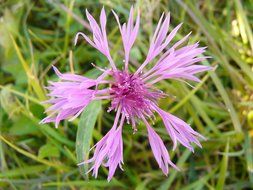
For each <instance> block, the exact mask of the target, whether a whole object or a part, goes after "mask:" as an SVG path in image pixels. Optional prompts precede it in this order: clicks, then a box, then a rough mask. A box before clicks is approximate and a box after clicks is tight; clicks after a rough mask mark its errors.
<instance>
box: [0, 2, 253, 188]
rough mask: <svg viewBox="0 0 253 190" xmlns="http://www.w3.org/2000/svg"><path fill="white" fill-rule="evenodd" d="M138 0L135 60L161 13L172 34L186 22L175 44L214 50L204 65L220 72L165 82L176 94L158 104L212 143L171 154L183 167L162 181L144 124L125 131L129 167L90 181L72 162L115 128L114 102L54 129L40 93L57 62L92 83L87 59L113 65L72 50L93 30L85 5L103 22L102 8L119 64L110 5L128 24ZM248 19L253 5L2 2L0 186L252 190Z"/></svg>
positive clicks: (82, 47) (252, 75) (252, 38)
mask: <svg viewBox="0 0 253 190" xmlns="http://www.w3.org/2000/svg"><path fill="white" fill-rule="evenodd" d="M133 3H136V5H137V6H138V7H139V8H140V10H141V13H142V16H141V17H142V18H141V19H142V20H141V28H142V30H141V32H140V33H139V36H138V40H137V41H136V43H135V46H134V49H133V52H132V59H133V60H134V63H135V64H137V65H138V64H139V63H140V62H141V61H143V59H144V58H145V53H146V52H147V48H148V44H149V35H151V34H152V31H153V30H154V27H155V25H156V24H155V23H157V20H158V18H159V16H160V15H161V14H162V12H164V11H165V12H171V16H172V24H171V25H172V27H171V28H173V27H175V26H176V25H177V24H179V23H180V22H183V23H184V25H183V27H182V29H181V30H180V32H179V33H178V34H177V36H176V39H175V40H178V39H180V38H181V37H182V36H184V35H186V34H188V32H190V31H192V35H191V38H190V43H193V42H196V41H200V43H201V45H202V46H207V47H208V48H207V52H206V55H209V56H211V57H212V59H209V60H208V61H206V62H204V63H203V64H207V65H212V66H215V67H216V70H215V71H210V72H209V73H207V74H202V75H201V76H200V78H201V82H200V83H199V84H194V86H196V88H194V89H193V88H190V87H188V86H187V85H185V84H182V83H180V82H175V81H173V82H172V81H165V82H163V83H161V84H160V86H159V88H161V89H163V90H164V91H165V92H167V93H169V94H171V95H173V97H170V98H167V99H165V100H162V101H161V102H160V105H161V107H162V108H164V109H167V110H169V111H170V112H171V113H173V114H175V115H177V116H178V117H180V118H182V119H184V120H185V121H187V122H188V123H191V126H192V127H193V128H194V129H196V130H197V131H199V132H200V133H202V134H203V135H205V136H206V137H207V139H208V140H207V141H205V142H202V145H203V149H198V148H197V149H196V151H195V153H194V154H192V153H190V152H189V151H188V150H186V149H185V148H184V147H182V146H180V147H179V148H177V150H176V151H175V152H172V151H170V155H171V157H172V159H173V161H174V162H175V163H177V165H178V166H179V167H180V168H181V169H182V171H181V172H176V171H175V170H173V169H171V171H170V173H169V175H168V176H167V177H166V176H164V175H163V174H162V172H161V171H160V169H159V168H158V165H157V164H156V162H155V159H154V157H153V155H152V152H151V150H150V148H149V146H148V142H147V138H146V130H145V128H144V127H143V126H139V131H138V133H137V134H135V135H133V134H132V130H131V127H130V126H128V125H126V126H125V128H124V133H123V138H124V163H125V165H124V170H125V171H124V172H121V171H117V172H116V175H115V178H114V179H113V180H112V181H111V182H110V183H108V182H107V181H106V175H107V170H106V169H105V168H101V169H100V173H99V177H98V178H97V179H94V178H93V177H90V176H89V181H88V180H84V179H83V177H84V178H86V179H87V178H88V177H87V176H85V175H84V173H83V171H84V170H85V168H81V171H82V172H81V173H82V174H80V171H79V168H78V167H77V165H76V164H77V163H78V161H79V160H82V159H83V156H84V155H85V154H86V152H87V150H88V149H89V144H90V143H91V144H93V143H94V142H96V141H97V140H99V139H100V138H101V137H102V135H103V134H105V133H106V131H108V130H109V128H110V127H111V125H112V121H113V114H108V113H107V112H106V111H105V110H106V106H107V105H108V102H104V103H103V105H102V109H101V106H100V104H99V103H97V104H95V105H92V106H93V107H92V106H90V107H89V109H90V110H92V112H90V111H86V112H85V113H84V114H83V115H82V117H81V119H80V118H79V119H76V120H75V121H74V122H64V123H61V125H60V126H59V128H58V129H55V128H54V126H53V124H49V125H39V124H38V122H39V121H40V120H41V119H42V118H43V117H44V116H45V115H44V113H43V112H44V106H43V105H41V103H40V102H41V101H42V100H44V99H45V93H46V92H45V89H44V88H43V87H44V86H46V85H47V81H48V80H55V79H56V76H55V74H54V73H53V72H52V69H51V66H52V65H56V66H57V67H58V68H59V69H60V70H61V71H62V72H65V71H75V72H76V73H79V74H83V75H86V76H90V77H95V76H96V75H97V74H98V72H97V71H96V70H95V69H94V68H93V67H92V66H91V65H90V63H91V62H94V63H96V64H97V65H99V66H101V67H104V66H107V65H108V63H107V62H106V59H105V58H104V57H103V56H102V55H101V54H99V53H98V52H97V51H96V50H94V49H92V48H91V47H90V46H89V45H87V44H86V43H84V42H82V43H79V44H78V46H77V47H74V46H73V39H74V36H75V34H76V33H77V32H78V31H83V30H84V31H85V32H86V33H87V32H88V30H87V28H85V27H84V26H83V25H86V24H87V23H86V21H85V17H84V12H85V8H87V9H89V10H90V11H91V12H92V13H93V14H94V15H95V16H96V18H98V16H99V11H100V9H101V7H102V5H104V6H105V8H106V10H107V14H108V16H109V18H108V20H109V22H108V26H107V31H108V35H109V39H110V41H111V44H112V48H111V49H112V51H111V53H112V55H113V57H114V59H115V60H117V61H118V62H121V59H122V57H121V56H120V55H119V54H118V49H122V48H121V40H120V35H119V31H118V29H117V24H116V22H115V20H114V19H113V17H112V13H109V11H110V10H111V9H114V10H115V11H116V12H117V13H119V14H120V16H121V18H122V20H124V18H126V17H127V15H128V11H129V9H130V5H131V4H133ZM67 12H68V13H67ZM252 13H253V2H252V0H241V1H240V0H231V1H230V0H223V1H221V0H199V1H197V0H186V1H183V0H171V1H167V0H161V1H158V0H157V1H155V0H153V1H146V0H139V1H136V2H135V1H119V0H110V1H102V0H101V1H99V2H98V1H93V0H87V1H84V0H65V1H53V0H51V1H50V0H47V1H44V0H37V1H32V0H22V1H19V0H7V1H6V0H0V17H1V18H0V44H1V46H0V54H1V59H0V64H1V69H0V100H1V107H0V109H1V112H0V171H1V173H0V189H104V188H106V189H138V190H141V189H161V190H162V189H180V190H186V189H187V190H190V189H194V190H196V189H210V190H213V189H218V190H219V189H227V190H231V189H232V190H233V189H234V190H238V189H251V188H252V187H253V146H252V145H253V144H252V141H253V140H252V138H253V71H252V69H253V58H252V55H253V33H252V25H253V14H252ZM132 68H134V66H132ZM96 112H97V113H98V114H96ZM90 113H91V114H90ZM87 119H88V120H87ZM96 119H97V122H96V124H95V120H96ZM93 123H94V124H95V127H94V130H92V127H93ZM78 125H79V127H78ZM155 128H156V130H157V131H158V132H159V134H161V136H162V138H163V139H164V140H165V142H166V145H167V147H168V149H169V150H171V148H172V146H171V141H170V139H169V137H168V135H167V134H166V131H165V129H164V127H163V125H162V122H161V120H159V119H157V120H156V124H155ZM83 131H84V132H83ZM87 131H90V132H89V133H88V132H87ZM91 134H92V136H91ZM89 139H91V141H89ZM76 140H77V143H75V142H76Z"/></svg>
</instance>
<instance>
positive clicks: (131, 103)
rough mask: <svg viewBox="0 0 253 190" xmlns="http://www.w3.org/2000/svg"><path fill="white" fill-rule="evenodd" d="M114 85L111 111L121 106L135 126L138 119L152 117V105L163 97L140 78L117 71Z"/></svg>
mask: <svg viewBox="0 0 253 190" xmlns="http://www.w3.org/2000/svg"><path fill="white" fill-rule="evenodd" d="M113 77H114V83H113V84H112V86H111V88H110V94H111V95H112V96H113V99H112V103H111V109H117V108H118V107H119V106H120V107H121V109H122V113H124V114H125V116H126V118H127V119H128V122H129V121H130V120H131V122H132V124H135V122H134V120H135V119H136V118H141V117H143V116H145V117H147V116H149V117H150V116H152V115H153V111H152V104H154V103H156V100H157V99H158V98H159V97H161V96H162V93H161V92H158V91H154V90H151V89H150V88H149V87H148V86H147V85H145V83H144V82H143V81H142V80H141V78H140V77H139V76H135V75H133V74H129V73H126V72H124V71H117V72H114V73H113Z"/></svg>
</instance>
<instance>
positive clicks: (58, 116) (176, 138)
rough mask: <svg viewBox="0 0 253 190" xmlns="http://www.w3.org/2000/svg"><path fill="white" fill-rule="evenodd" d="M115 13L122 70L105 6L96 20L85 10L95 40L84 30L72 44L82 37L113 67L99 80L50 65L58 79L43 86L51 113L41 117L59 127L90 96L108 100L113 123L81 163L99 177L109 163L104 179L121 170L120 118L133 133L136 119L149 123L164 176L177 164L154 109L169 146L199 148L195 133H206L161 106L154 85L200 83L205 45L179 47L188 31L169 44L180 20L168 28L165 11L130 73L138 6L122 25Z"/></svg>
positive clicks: (122, 123) (89, 100)
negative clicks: (157, 127)
mask: <svg viewBox="0 0 253 190" xmlns="http://www.w3.org/2000/svg"><path fill="white" fill-rule="evenodd" d="M113 13H114V16H115V18H116V21H117V22H118V25H119V30H120V33H121V37H122V42H123V47H124V52H125V57H124V69H123V70H120V69H118V68H117V67H116V64H115V63H114V61H113V59H112V57H111V55H110V50H109V45H108V39H107V36H106V13H105V10H104V8H103V9H102V11H101V14H100V24H98V23H97V22H96V20H95V19H94V18H93V17H92V16H91V14H90V13H89V12H88V11H86V15H87V18H88V20H89V23H90V27H91V31H92V34H93V40H91V39H90V38H89V37H88V36H87V35H85V34H84V33H82V32H78V33H77V35H76V38H75V44H76V43H77V39H78V37H79V36H82V37H83V38H84V39H85V40H86V41H87V42H88V43H89V44H90V45H91V46H93V47H94V48H96V49H97V50H99V51H100V52H101V53H102V54H104V55H105V56H106V57H107V59H108V61H109V63H110V66H111V67H110V68H109V69H107V70H103V69H100V70H101V71H102V74H101V75H100V76H99V77H98V78H97V79H89V78H86V77H83V76H80V75H75V74H62V73H60V72H59V71H58V70H57V69H56V68H55V67H54V70H55V72H56V74H57V75H58V77H59V78H60V81H59V82H50V86H49V87H47V88H48V90H49V91H50V92H49V94H48V96H50V97H51V99H50V100H48V101H46V103H49V104H51V105H52V106H51V107H50V108H48V109H47V110H46V112H48V113H49V116H48V117H46V118H45V119H43V120H42V121H41V122H42V123H47V122H54V123H55V125H56V126H58V124H59V122H60V121H61V120H64V119H70V120H72V119H74V118H76V117H77V116H78V115H79V114H80V113H81V112H82V111H83V110H84V109H85V107H86V106H87V105H88V104H89V103H90V102H91V101H94V100H103V99H110V101H111V106H110V107H109V109H108V111H115V112H116V117H115V121H114V124H113V126H112V128H111V129H110V131H109V132H108V133H107V134H106V135H105V136H104V137H103V138H102V139H101V140H100V141H99V142H98V143H97V144H96V145H95V146H94V149H95V151H94V154H93V157H92V158H90V159H89V160H85V161H84V162H82V163H80V164H89V163H91V164H92V166H91V168H90V170H89V171H93V175H94V176H95V177H97V175H98V169H99V167H100V166H101V165H103V166H105V167H108V168H109V175H108V180H111V178H112V177H113V175H114V173H115V170H116V168H117V167H118V166H119V167H120V168H121V169H122V164H123V141H122V130H123V125H124V122H125V121H126V122H128V123H131V125H132V127H133V130H134V132H136V131H137V124H138V123H139V122H140V121H143V122H144V124H145V126H146V128H147V132H148V139H149V143H150V146H151V149H152V151H153V153H154V157H155V159H156V161H157V163H158V165H159V167H160V168H161V169H162V171H163V173H164V174H166V175H167V174H168V172H169V168H168V166H169V165H170V166H172V167H173V168H175V169H178V168H177V166H176V165H175V164H173V163H172V161H171V160H170V157H169V154H168V151H167V149H166V147H165V145H164V143H163V141H162V140H161V138H160V137H159V135H158V134H157V133H156V132H155V130H154V129H153V128H152V127H151V125H150V124H149V119H150V118H151V117H154V115H155V114H156V113H157V114H158V115H159V116H160V117H161V118H162V120H163V123H164V125H165V128H166V130H167V132H168V134H169V136H170V137H171V139H172V142H173V150H175V149H176V146H177V144H178V143H181V144H182V145H183V146H185V147H186V148H188V149H189V150H191V151H193V146H192V143H194V144H196V145H197V146H199V147H201V144H200V142H199V138H202V139H204V137H203V136H202V135H200V134H199V133H197V132H196V131H194V130H193V129H192V128H191V127H190V126H189V125H188V124H187V123H185V122H184V121H182V120H181V119H179V118H177V117H176V116H173V115H172V114H170V113H167V112H166V111H164V110H162V109H160V108H159V106H158V104H157V101H158V99H160V98H164V97H165V94H164V93H163V92H162V91H160V90H158V89H157V88H156V87H155V85H156V83H158V82H160V81H162V80H165V79H176V80H190V81H196V82H199V81H200V80H199V79H198V78H197V77H196V76H195V74H197V73H199V72H203V71H207V70H210V69H211V68H210V67H208V66H204V65H197V64H196V63H198V62H200V61H202V60H204V59H205V58H206V57H199V55H201V54H202V53H204V52H205V48H203V47H199V44H198V43H195V44H192V45H186V46H183V47H180V45H182V43H183V42H185V41H186V40H187V38H188V37H189V35H190V34H188V35H187V36H185V37H184V38H182V39H181V40H179V41H178V42H176V43H175V44H173V45H170V46H171V47H170V48H168V46H169V44H171V41H172V39H173V38H174V37H175V35H176V33H177V31H178V30H179V28H180V27H181V24H180V25H178V26H177V27H175V28H174V29H173V30H172V32H170V33H168V28H169V24H170V15H169V14H167V15H165V14H163V15H162V16H161V18H160V20H159V22H158V25H157V27H156V30H155V32H154V35H153V37H152V40H151V43H150V47H149V50H148V53H147V56H146V59H145V61H144V62H143V63H142V64H141V65H140V67H139V68H138V69H137V70H136V71H135V72H134V73H131V72H130V71H129V60H130V50H131V48H132V46H133V44H134V42H135V40H136V38H137V33H138V30H139V25H140V11H138V13H137V17H136V19H134V9H133V7H132V8H131V10H130V15H129V19H128V22H127V23H124V24H123V25H121V24H120V21H119V18H118V16H117V14H116V13H115V12H113ZM158 56H159V58H158V59H157V60H158V61H156V62H155V63H154V64H153V66H152V68H151V69H149V70H147V68H146V66H147V65H151V61H154V60H155V58H156V57H158ZM144 69H145V70H144ZM101 84H103V85H102V86H103V87H104V86H105V85H108V87H106V88H102V87H101ZM122 170H123V169H122Z"/></svg>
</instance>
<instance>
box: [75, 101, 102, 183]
mask: <svg viewBox="0 0 253 190" xmlns="http://www.w3.org/2000/svg"><path fill="white" fill-rule="evenodd" d="M100 110H101V101H93V102H91V103H90V104H89V105H88V106H87V108H86V109H85V110H84V112H83V113H82V115H81V118H80V122H79V124H78V130H77V136H76V154H77V162H78V163H80V162H82V161H84V160H86V159H87V158H88V155H89V150H90V144H91V140H92V132H93V129H94V126H95V123H96V120H97V116H98V114H99V112H100ZM86 171H87V166H86V165H82V166H80V172H81V174H82V175H83V176H84V177H85V178H87V175H86V174H85V173H86Z"/></svg>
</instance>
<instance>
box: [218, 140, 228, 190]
mask: <svg viewBox="0 0 253 190" xmlns="http://www.w3.org/2000/svg"><path fill="white" fill-rule="evenodd" d="M225 153H226V154H225V155H224V156H223V158H222V161H221V166H220V174H219V179H218V183H217V186H216V189H217V190H222V189H224V184H225V180H226V172H227V169H228V153H229V139H228V140H227V145H226V148H225Z"/></svg>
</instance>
